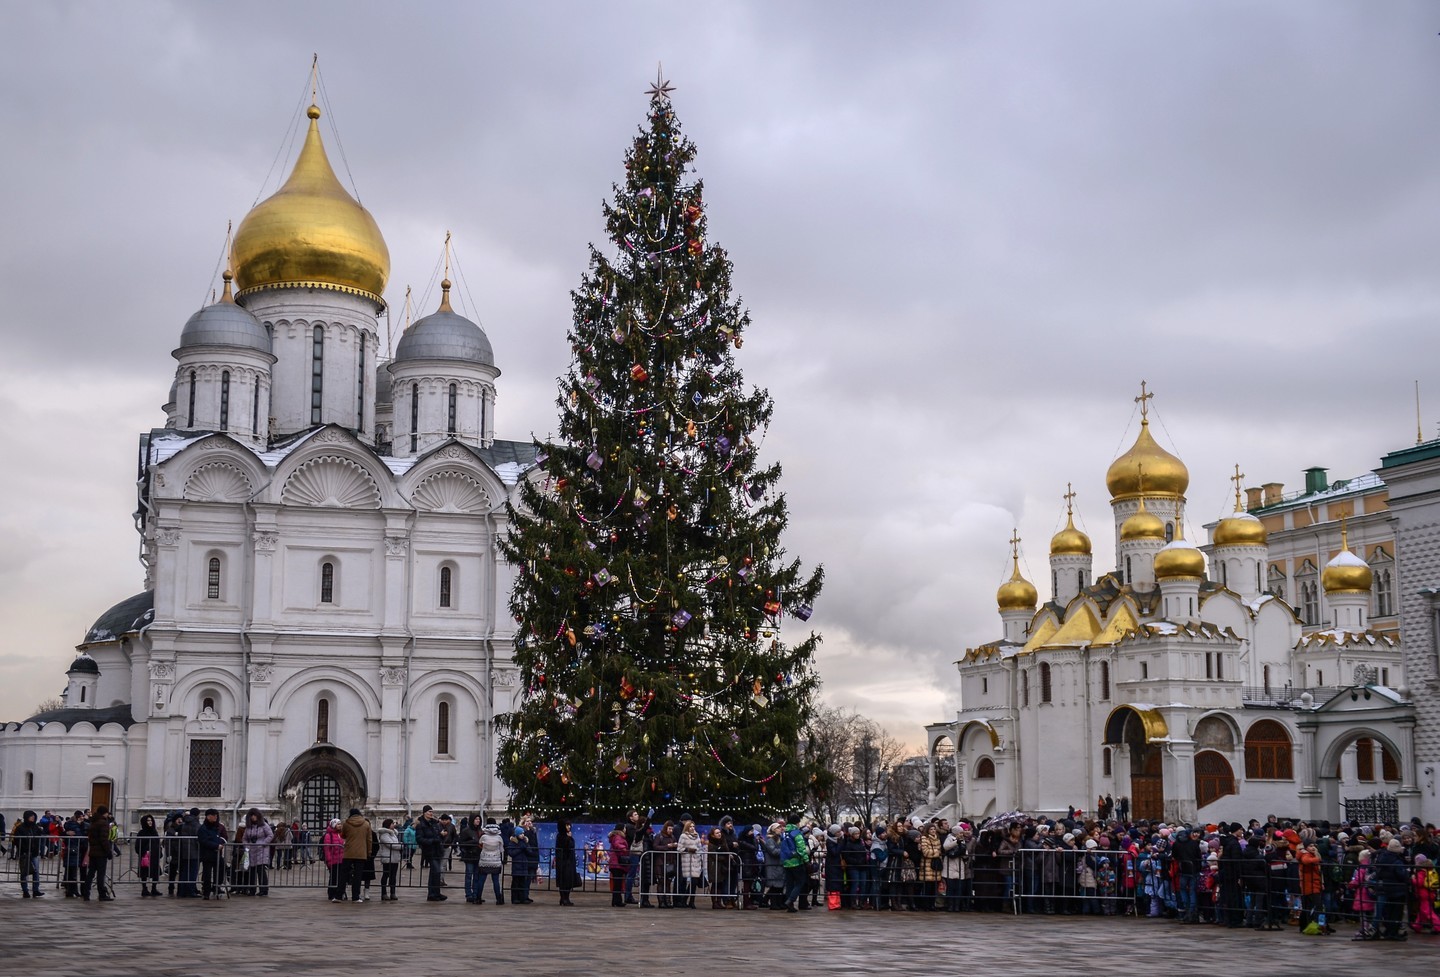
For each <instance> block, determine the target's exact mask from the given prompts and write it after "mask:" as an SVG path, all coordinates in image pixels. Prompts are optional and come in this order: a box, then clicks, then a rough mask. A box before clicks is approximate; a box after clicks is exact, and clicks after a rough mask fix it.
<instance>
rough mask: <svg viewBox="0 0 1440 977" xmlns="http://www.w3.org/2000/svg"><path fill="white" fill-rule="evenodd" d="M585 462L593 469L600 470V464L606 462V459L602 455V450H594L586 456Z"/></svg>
mask: <svg viewBox="0 0 1440 977" xmlns="http://www.w3.org/2000/svg"><path fill="white" fill-rule="evenodd" d="M585 464H587V465H589V466H590V470H591V471H596V472H598V471H599V470H600V466H601V465H603V464H605V460H604V459H603V458H601V457H600V452H598V451H592V452H590V453H589V454H588V455H586V456H585Z"/></svg>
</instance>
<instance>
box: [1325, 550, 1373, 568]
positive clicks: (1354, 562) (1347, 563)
mask: <svg viewBox="0 0 1440 977" xmlns="http://www.w3.org/2000/svg"><path fill="white" fill-rule="evenodd" d="M1325 565H1326V566H1327V567H1366V568H1368V567H1369V566H1370V564H1368V563H1366V562H1365V561H1364V560H1362V559H1360V557H1358V556H1356V555H1355V554H1354V553H1351V552H1350V551H1349V550H1341V551H1340V552H1339V553H1336V554H1335V558H1334V559H1332V560H1331V561H1330V562H1329V563H1327V564H1325Z"/></svg>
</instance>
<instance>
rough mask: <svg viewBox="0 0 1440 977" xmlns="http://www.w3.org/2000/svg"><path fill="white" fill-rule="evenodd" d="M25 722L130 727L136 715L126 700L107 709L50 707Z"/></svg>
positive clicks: (65, 725) (66, 725) (97, 727)
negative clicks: (133, 714)
mask: <svg viewBox="0 0 1440 977" xmlns="http://www.w3.org/2000/svg"><path fill="white" fill-rule="evenodd" d="M25 722H27V723H39V724H40V725H41V726H47V725H49V724H50V723H59V724H60V725H62V726H64V727H65V728H66V729H69V728H71V727H72V726H74V725H75V724H76V723H90V724H92V725H93V726H94V727H95V728H96V729H99V728H100V727H101V726H104V725H105V724H106V723H119V724H120V725H121V726H123V727H125V728H126V729H129V728H130V727H131V726H134V725H135V717H134V716H132V715H131V714H130V703H128V702H126V703H123V704H121V705H118V706H110V707H109V708H107V709H48V710H46V711H45V712H37V713H36V714H35V715H33V716H31V717H30V718H29V719H27V720H25Z"/></svg>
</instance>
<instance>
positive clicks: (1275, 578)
mask: <svg viewBox="0 0 1440 977" xmlns="http://www.w3.org/2000/svg"><path fill="white" fill-rule="evenodd" d="M1269 583H1270V593H1272V594H1274V595H1275V596H1276V597H1279V598H1280V599H1281V600H1284V599H1285V571H1284V570H1281V569H1280V568H1279V567H1273V566H1272V567H1271V568H1270V581H1269Z"/></svg>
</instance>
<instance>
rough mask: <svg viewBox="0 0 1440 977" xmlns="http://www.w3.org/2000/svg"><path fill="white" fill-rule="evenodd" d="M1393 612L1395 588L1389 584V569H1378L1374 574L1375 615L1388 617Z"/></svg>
mask: <svg viewBox="0 0 1440 977" xmlns="http://www.w3.org/2000/svg"><path fill="white" fill-rule="evenodd" d="M1394 613H1395V589H1394V587H1393V586H1392V585H1391V581H1390V571H1389V570H1380V571H1378V572H1377V573H1376V574H1375V616H1376V617H1389V616H1390V615H1391V614H1394Z"/></svg>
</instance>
